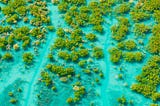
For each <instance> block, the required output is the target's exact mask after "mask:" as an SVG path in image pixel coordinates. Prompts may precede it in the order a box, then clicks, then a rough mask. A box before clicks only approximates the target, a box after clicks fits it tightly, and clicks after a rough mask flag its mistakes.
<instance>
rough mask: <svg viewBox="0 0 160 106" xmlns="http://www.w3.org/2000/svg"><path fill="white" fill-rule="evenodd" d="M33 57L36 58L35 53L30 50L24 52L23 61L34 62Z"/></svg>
mask: <svg viewBox="0 0 160 106" xmlns="http://www.w3.org/2000/svg"><path fill="white" fill-rule="evenodd" d="M33 59H34V55H33V54H32V53H30V52H26V53H24V54H23V61H24V62H25V63H26V64H31V63H33Z"/></svg>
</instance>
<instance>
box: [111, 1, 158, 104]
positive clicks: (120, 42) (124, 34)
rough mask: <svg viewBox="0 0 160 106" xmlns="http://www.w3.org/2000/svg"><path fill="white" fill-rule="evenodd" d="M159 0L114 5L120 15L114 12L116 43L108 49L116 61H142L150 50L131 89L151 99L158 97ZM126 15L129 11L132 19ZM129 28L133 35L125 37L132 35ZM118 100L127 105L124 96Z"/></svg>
mask: <svg viewBox="0 0 160 106" xmlns="http://www.w3.org/2000/svg"><path fill="white" fill-rule="evenodd" d="M159 3H160V2H159V0H148V1H143V0H139V1H138V2H136V4H135V5H133V4H128V3H127V2H124V3H122V4H120V5H118V6H116V7H115V11H116V15H117V14H119V15H121V17H120V18H119V17H118V16H117V17H118V18H117V20H118V23H117V24H116V25H113V26H112V27H111V31H112V38H113V39H114V40H115V41H116V42H115V43H116V45H115V44H114V43H112V45H115V46H113V47H111V48H110V49H109V53H110V60H111V61H112V62H113V63H116V64H117V65H119V64H122V63H123V61H122V59H124V60H125V61H126V62H142V61H143V59H144V58H145V57H146V53H147V52H148V53H150V55H151V56H150V57H148V58H149V59H148V62H147V63H146V64H145V65H144V66H143V68H142V73H141V74H140V75H138V76H137V77H136V80H137V83H135V84H132V85H131V90H133V91H135V92H138V93H140V94H143V95H144V96H145V97H148V98H151V99H152V100H153V102H158V101H159V92H158V91H157V89H158V85H159V71H160V69H159V67H160V63H159V58H160V56H159V54H160V52H159V50H160V48H159V46H158V45H160V44H159V40H160V39H159V38H160V36H159V35H160V34H159V30H158V29H159V18H158V14H159V11H160V10H159V9H160V5H159ZM130 7H132V9H131V8H130ZM120 9H121V10H120ZM122 15H123V16H122ZM127 15H130V17H131V19H127V18H126V16H127ZM151 19H154V23H155V24H154V25H153V24H150V25H148V24H146V21H148V20H151ZM129 20H131V21H129ZM131 23H132V27H131V26H130V24H131ZM131 32H133V33H134V38H133V39H129V37H128V36H132V35H131ZM149 35H151V36H150V37H149V41H148V42H147V43H148V44H145V43H144V41H143V39H146V37H148V36H149ZM121 70H123V69H121ZM121 76H123V74H121ZM119 77H120V74H119ZM118 101H119V103H120V104H121V105H122V104H123V105H127V104H126V99H125V98H124V97H122V98H118ZM151 106H158V104H151Z"/></svg>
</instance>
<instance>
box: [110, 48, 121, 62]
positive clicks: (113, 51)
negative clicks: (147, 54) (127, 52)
mask: <svg viewBox="0 0 160 106" xmlns="http://www.w3.org/2000/svg"><path fill="white" fill-rule="evenodd" d="M109 53H110V60H111V62H113V63H118V62H119V61H120V59H121V57H122V51H121V50H119V49H117V48H110V49H109Z"/></svg>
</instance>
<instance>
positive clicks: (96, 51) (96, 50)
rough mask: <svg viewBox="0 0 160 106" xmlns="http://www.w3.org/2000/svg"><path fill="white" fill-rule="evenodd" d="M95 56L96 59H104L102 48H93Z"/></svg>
mask: <svg viewBox="0 0 160 106" xmlns="http://www.w3.org/2000/svg"><path fill="white" fill-rule="evenodd" d="M93 56H94V57H95V58H96V59H100V58H103V56H104V53H103V49H102V48H100V47H94V48H93Z"/></svg>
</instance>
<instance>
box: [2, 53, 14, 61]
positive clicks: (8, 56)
mask: <svg viewBox="0 0 160 106" xmlns="http://www.w3.org/2000/svg"><path fill="white" fill-rule="evenodd" d="M2 59H3V60H7V61H9V60H12V59H13V56H12V54H11V53H5V54H4V55H3V56H2Z"/></svg>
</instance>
